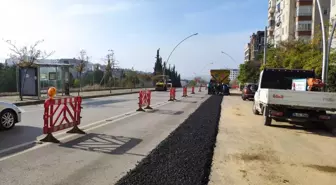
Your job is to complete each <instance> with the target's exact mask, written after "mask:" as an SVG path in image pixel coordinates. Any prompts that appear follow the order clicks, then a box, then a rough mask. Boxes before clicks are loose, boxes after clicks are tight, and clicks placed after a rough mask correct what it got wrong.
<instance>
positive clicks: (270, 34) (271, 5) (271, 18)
mask: <svg viewBox="0 0 336 185" xmlns="http://www.w3.org/2000/svg"><path fill="white" fill-rule="evenodd" d="M275 5H276V0H269V1H268V25H267V41H268V43H269V44H274V29H275V7H276V6H275Z"/></svg>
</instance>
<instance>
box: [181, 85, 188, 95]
mask: <svg viewBox="0 0 336 185" xmlns="http://www.w3.org/2000/svg"><path fill="white" fill-rule="evenodd" d="M187 96H188V90H187V87H183V94H182V97H187Z"/></svg>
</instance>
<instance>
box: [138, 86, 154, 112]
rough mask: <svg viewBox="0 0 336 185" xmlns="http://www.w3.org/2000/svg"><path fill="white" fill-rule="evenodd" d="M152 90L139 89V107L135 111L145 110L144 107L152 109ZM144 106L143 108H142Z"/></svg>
mask: <svg viewBox="0 0 336 185" xmlns="http://www.w3.org/2000/svg"><path fill="white" fill-rule="evenodd" d="M151 96H152V92H151V91H150V90H144V91H139V103H138V104H139V108H138V109H137V111H143V112H144V111H145V110H144V109H153V108H152V107H151V106H150V104H151ZM144 106H146V107H145V108H142V107H144Z"/></svg>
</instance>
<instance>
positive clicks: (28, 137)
mask: <svg viewBox="0 0 336 185" xmlns="http://www.w3.org/2000/svg"><path fill="white" fill-rule="evenodd" d="M40 135H42V128H38V127H31V126H23V125H17V126H15V127H14V128H13V129H11V130H7V131H0V151H1V150H6V149H8V148H11V147H15V146H19V145H22V144H25V143H29V142H32V144H28V145H25V146H23V147H18V148H17V149H14V150H11V151H9V152H10V153H13V152H19V151H22V150H25V149H27V148H31V147H33V146H35V143H33V142H34V141H36V137H37V136H40ZM5 154H6V155H8V154H9V153H8V152H7V153H6V152H3V153H1V154H0V156H3V155H5Z"/></svg>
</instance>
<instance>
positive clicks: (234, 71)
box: [229, 69, 239, 80]
mask: <svg viewBox="0 0 336 185" xmlns="http://www.w3.org/2000/svg"><path fill="white" fill-rule="evenodd" d="M238 75H239V69H230V76H229V78H230V80H234V79H237V77H238Z"/></svg>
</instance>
